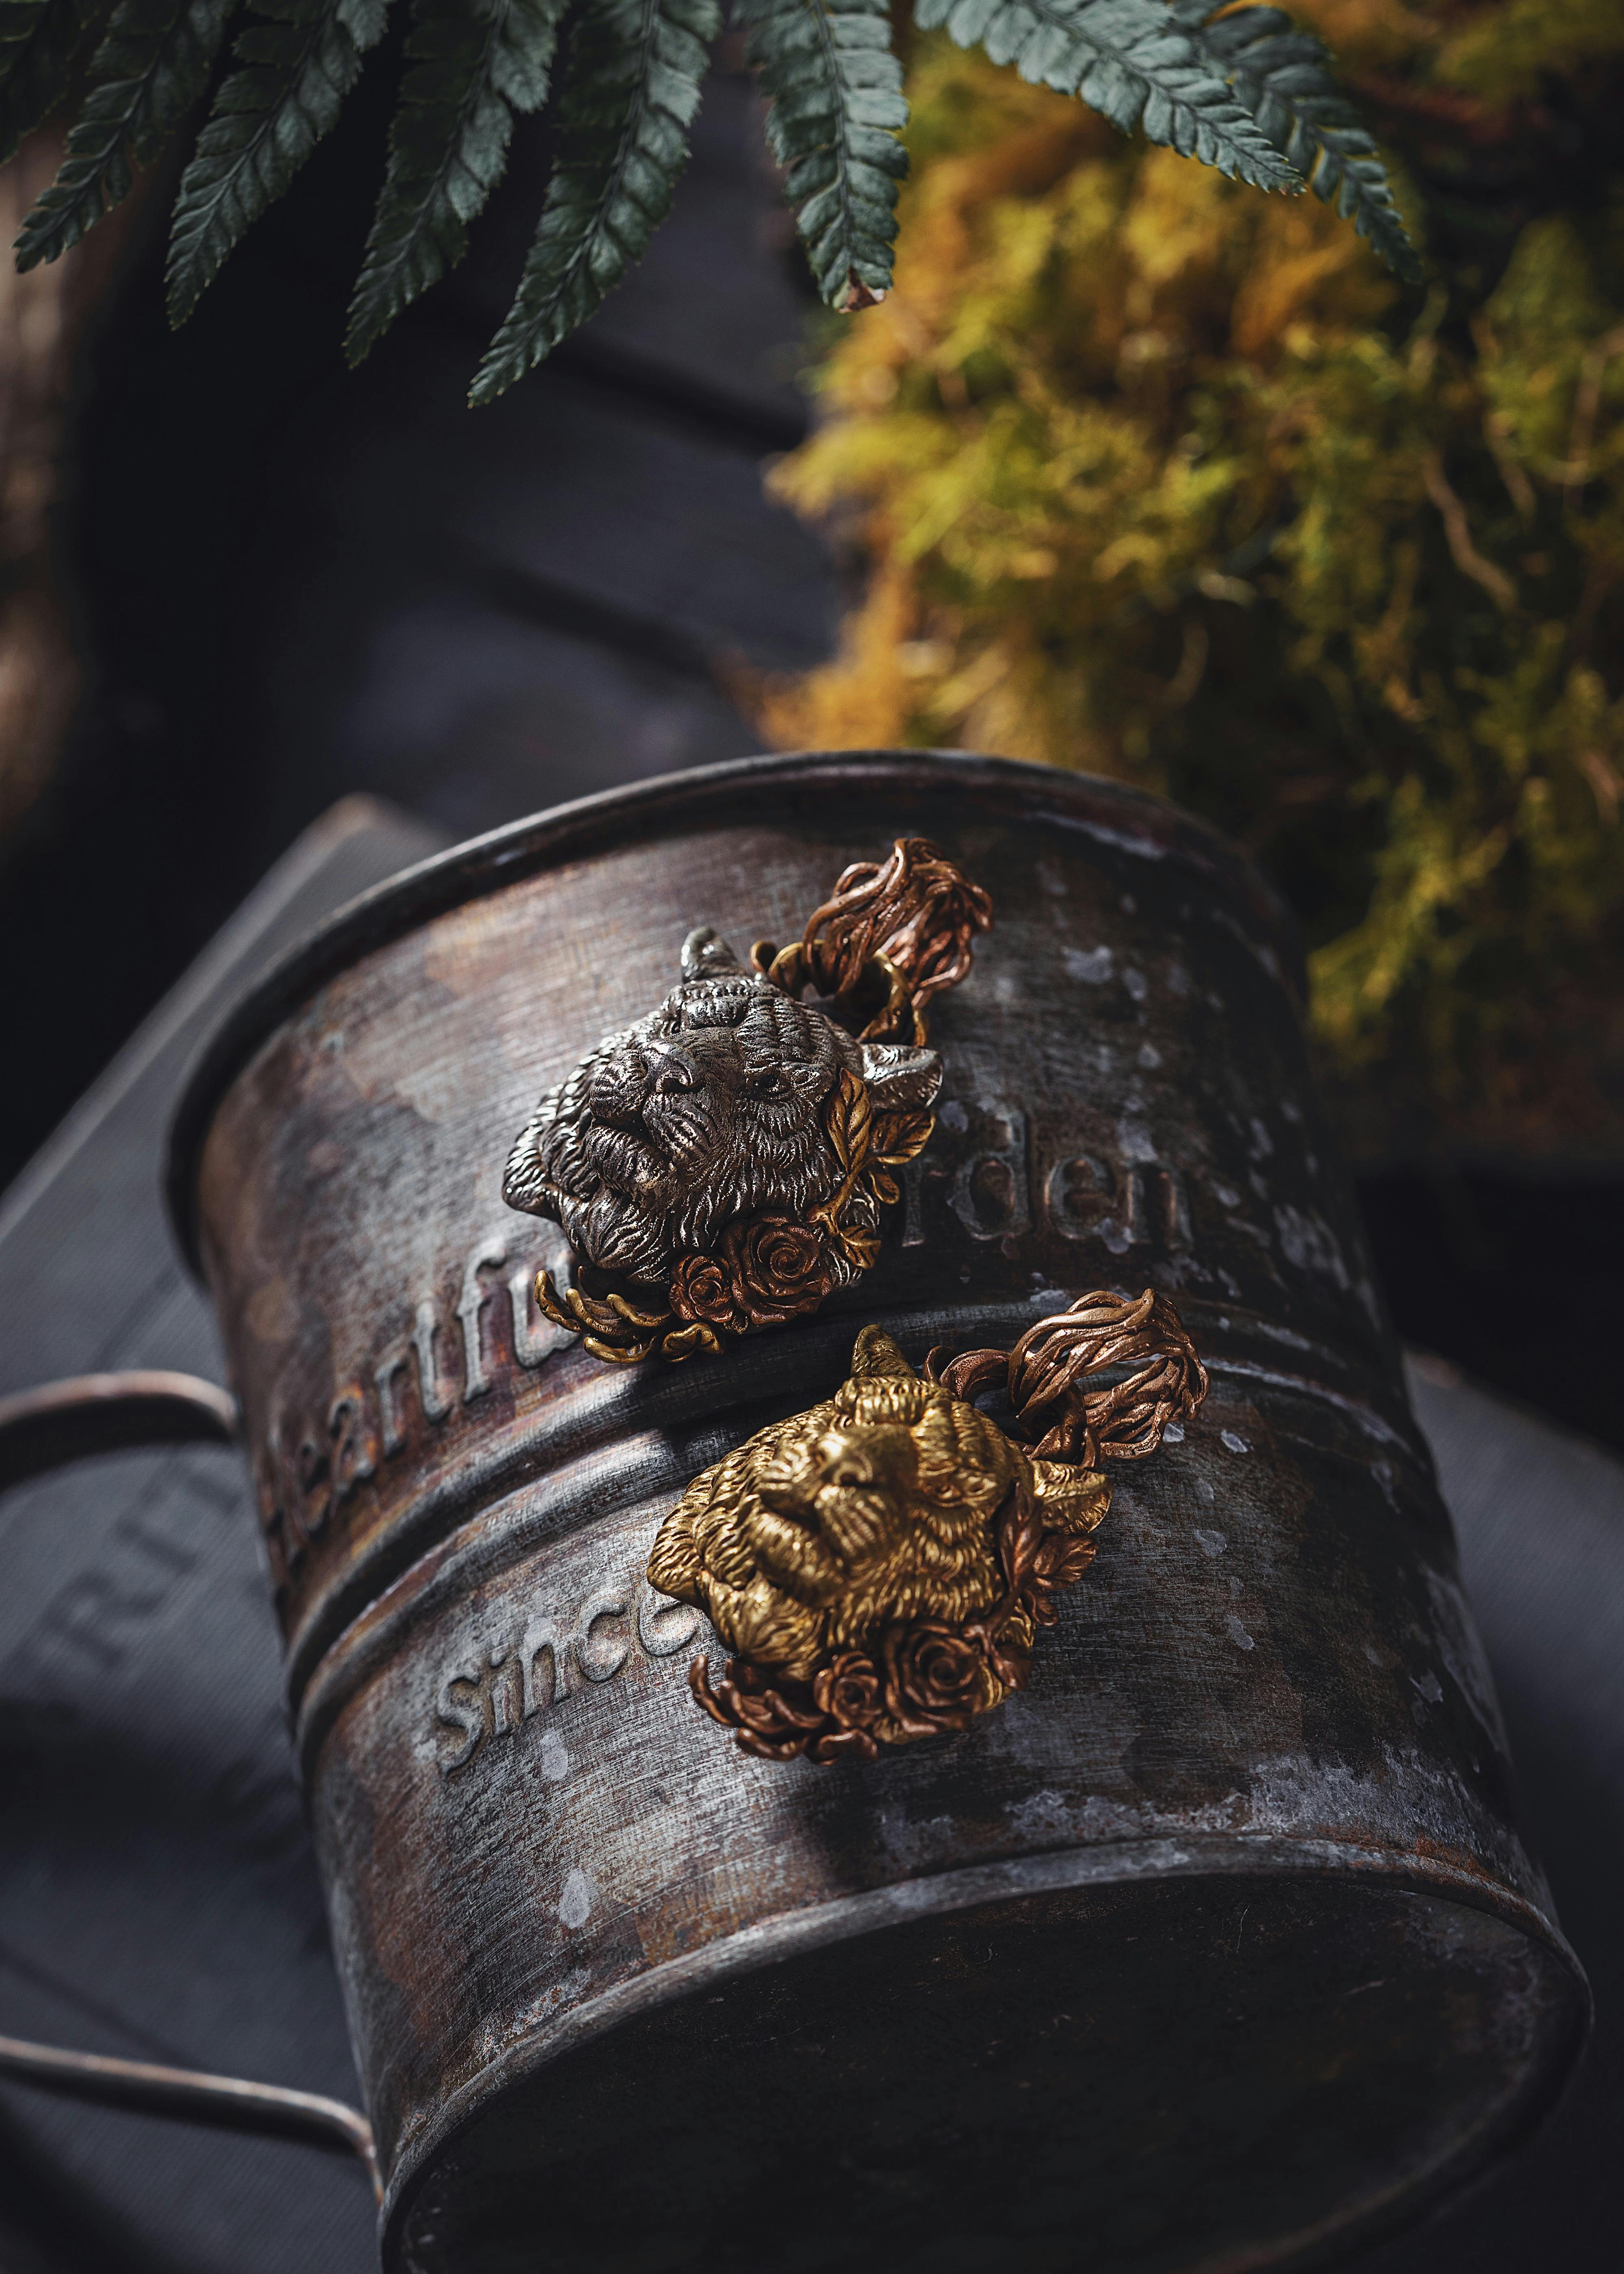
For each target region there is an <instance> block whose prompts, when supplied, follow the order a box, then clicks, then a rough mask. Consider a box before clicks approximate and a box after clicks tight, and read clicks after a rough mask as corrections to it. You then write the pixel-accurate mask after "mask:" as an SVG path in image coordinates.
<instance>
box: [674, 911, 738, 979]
mask: <svg viewBox="0 0 1624 2274" xmlns="http://www.w3.org/2000/svg"><path fill="white" fill-rule="evenodd" d="M739 968H740V966H739V959H738V957H737V956H736V955H735V954H734V953H733V950H732V948H731V947H729V945H727V942H726V940H725V939H724V938H723V937H722V935H721V933H720V932H719V931H718V930H717V928H716V926H715V925H714V924H700V925H698V926H697V927H696V928H695V930H693V931H691V932H689V934H688V937H687V938H686V939H685V940H684V941H683V943H682V976H683V978H684V979H709V978H710V977H711V975H713V974H714V973H716V972H718V971H737V970H738V969H739Z"/></svg>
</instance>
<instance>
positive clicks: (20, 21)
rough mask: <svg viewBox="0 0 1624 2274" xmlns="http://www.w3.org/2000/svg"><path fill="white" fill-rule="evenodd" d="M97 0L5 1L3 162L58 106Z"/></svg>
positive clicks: (0, 5) (1, 23)
mask: <svg viewBox="0 0 1624 2274" xmlns="http://www.w3.org/2000/svg"><path fill="white" fill-rule="evenodd" d="M99 13H100V11H99V10H98V8H97V7H96V5H95V0H0V165H3V164H4V162H5V161H6V159H8V158H9V157H11V155H12V154H13V153H14V152H15V150H16V148H17V146H18V144H19V142H20V141H21V140H22V139H23V136H24V135H25V134H28V133H32V132H33V131H34V128H35V127H36V126H37V125H38V124H39V123H40V121H41V119H42V118H43V117H45V115H46V113H47V112H48V111H50V110H53V109H55V108H56V104H57V102H59V101H60V99H61V97H62V95H63V93H64V90H65V88H66V87H67V84H68V73H69V72H70V70H71V67H72V63H73V58H74V56H75V54H76V53H77V52H78V49H79V41H81V40H82V39H83V38H84V36H85V34H86V32H87V31H88V30H89V28H90V26H91V24H92V22H93V21H94V19H95V17H96V16H97V15H98V14H99Z"/></svg>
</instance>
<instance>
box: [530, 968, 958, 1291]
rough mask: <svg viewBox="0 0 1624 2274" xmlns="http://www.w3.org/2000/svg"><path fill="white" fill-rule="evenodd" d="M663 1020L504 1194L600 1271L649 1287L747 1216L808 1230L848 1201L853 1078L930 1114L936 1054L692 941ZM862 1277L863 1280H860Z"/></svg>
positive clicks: (561, 1100)
mask: <svg viewBox="0 0 1624 2274" xmlns="http://www.w3.org/2000/svg"><path fill="white" fill-rule="evenodd" d="M682 960H683V970H684V974H685V976H684V979H683V981H682V983H681V984H680V986H678V987H676V988H674V989H673V991H672V992H671V994H669V995H668V996H667V997H666V998H665V1002H664V1003H663V1004H662V1005H660V1008H659V1009H658V1011H655V1012H653V1013H650V1016H649V1017H647V1018H644V1019H640V1020H637V1021H636V1023H635V1025H633V1026H630V1027H627V1028H623V1029H622V1030H621V1031H620V1033H618V1034H613V1035H605V1038H604V1040H603V1041H602V1042H601V1043H598V1047H597V1049H596V1050H591V1051H590V1052H589V1053H588V1055H587V1056H586V1057H585V1058H583V1059H582V1061H581V1063H580V1065H577V1066H576V1067H575V1071H574V1073H571V1074H570V1075H569V1077H568V1080H567V1081H564V1082H563V1083H561V1084H560V1087H559V1088H557V1089H553V1090H549V1091H548V1092H547V1093H546V1094H545V1096H543V1098H542V1099H541V1101H540V1103H538V1106H537V1108H536V1111H535V1112H534V1113H533V1114H532V1115H531V1117H530V1120H529V1122H528V1123H527V1124H526V1125H525V1127H524V1130H523V1133H522V1134H521V1136H520V1138H519V1141H518V1142H517V1144H516V1145H515V1147H514V1148H513V1152H512V1155H511V1156H510V1158H509V1160H508V1170H507V1175H506V1177H505V1178H504V1180H503V1185H502V1194H503V1198H504V1199H505V1200H506V1201H508V1205H509V1207H512V1208H516V1209H526V1210H527V1211H529V1213H530V1214H531V1215H533V1216H550V1217H551V1218H552V1219H553V1221H554V1222H555V1223H557V1224H561V1225H562V1226H563V1228H564V1231H565V1233H566V1234H567V1236H568V1239H569V1242H570V1245H571V1246H573V1247H574V1249H575V1253H576V1254H577V1255H578V1256H579V1257H581V1258H583V1260H584V1261H587V1262H589V1263H592V1264H596V1265H597V1266H598V1268H599V1269H603V1270H605V1271H612V1272H616V1273H619V1274H621V1275H623V1276H625V1277H627V1278H628V1279H630V1280H632V1281H633V1282H635V1283H638V1284H644V1285H649V1286H662V1285H664V1284H666V1283H667V1282H669V1280H670V1278H671V1276H672V1271H673V1267H674V1265H675V1263H676V1261H677V1259H678V1257H679V1256H680V1255H684V1254H705V1253H708V1252H710V1251H711V1248H712V1247H713V1246H714V1244H715V1242H716V1239H717V1238H718V1234H719V1233H720V1231H721V1230H722V1228H723V1227H724V1225H725V1224H727V1223H728V1222H729V1221H730V1220H731V1219H732V1218H733V1217H734V1216H741V1215H747V1214H748V1215H754V1214H756V1213H757V1212H761V1211H767V1210H771V1211H774V1212H778V1213H782V1214H784V1215H786V1216H793V1217H794V1218H796V1219H797V1220H803V1219H804V1218H805V1216H806V1213H807V1211H808V1209H811V1208H813V1207H815V1206H816V1204H817V1203H818V1202H819V1201H824V1200H827V1199H828V1198H829V1196H830V1195H831V1193H833V1192H835V1191H836V1190H837V1189H838V1186H839V1184H840V1179H841V1169H840V1163H839V1162H838V1158H837V1157H836V1155H835V1153H834V1150H833V1148H832V1146H831V1141H830V1138H829V1135H828V1133H827V1130H826V1128H825V1114H824V1109H825V1106H826V1103H827V1102H828V1099H829V1096H830V1093H831V1090H832V1089H833V1088H834V1086H835V1084H836V1082H837V1081H838V1078H839V1076H840V1074H841V1073H842V1072H843V1071H846V1072H850V1073H854V1074H857V1075H859V1076H861V1078H862V1080H863V1081H865V1083H866V1084H867V1086H868V1094H869V1100H870V1103H871V1105H872V1106H873V1108H874V1110H875V1111H876V1112H901V1111H912V1110H917V1109H921V1108H924V1107H927V1106H929V1104H930V1103H931V1102H932V1101H933V1100H934V1098H935V1096H936V1091H937V1090H938V1089H939V1088H940V1087H941V1080H942V1070H941V1065H940V1061H939V1060H938V1058H936V1053H935V1051H933V1050H922V1049H912V1048H908V1049H898V1048H896V1047H894V1046H893V1047H887V1046H885V1045H883V1044H876V1043H858V1042H855V1041H853V1038H852V1037H851V1035H848V1034H846V1032H845V1031H844V1029H843V1028H839V1027H838V1026H837V1025H836V1024H835V1023H834V1021H833V1020H831V1019H830V1018H827V1017H825V1016H824V1014H823V1013H822V1012H821V1011H818V1010H816V1009H815V1008H813V1007H812V1006H811V1005H806V1004H801V1003H798V1002H796V1001H795V1000H794V999H793V998H792V997H791V996H789V995H787V994H786V993H785V992H784V990H782V989H781V988H778V987H776V986H773V985H772V984H771V983H769V982H768V981H767V980H765V979H764V978H762V977H760V976H758V975H756V974H755V973H751V972H746V971H742V970H741V969H740V968H739V966H738V964H737V962H736V961H735V960H734V958H733V954H732V952H731V950H729V949H728V947H727V946H726V942H724V941H722V940H720V939H718V937H717V936H716V935H715V934H714V933H713V932H711V931H708V930H707V931H701V932H695V933H693V934H690V936H689V938H688V942H687V944H686V945H685V947H684V950H683V959H682ZM848 1276H850V1275H848Z"/></svg>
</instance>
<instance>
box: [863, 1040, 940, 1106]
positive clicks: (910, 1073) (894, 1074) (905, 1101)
mask: <svg viewBox="0 0 1624 2274" xmlns="http://www.w3.org/2000/svg"><path fill="white" fill-rule="evenodd" d="M862 1060H863V1080H864V1081H866V1082H867V1083H868V1103H870V1104H871V1105H872V1106H873V1108H874V1110H875V1111H876V1113H917V1112H918V1111H920V1109H921V1107H922V1106H926V1105H933V1104H935V1103H936V1092H937V1091H938V1090H939V1089H940V1088H941V1087H942V1061H941V1059H940V1058H938V1057H937V1056H936V1052H935V1051H934V1050H915V1049H914V1045H913V1044H912V1043H864V1044H863V1046H862Z"/></svg>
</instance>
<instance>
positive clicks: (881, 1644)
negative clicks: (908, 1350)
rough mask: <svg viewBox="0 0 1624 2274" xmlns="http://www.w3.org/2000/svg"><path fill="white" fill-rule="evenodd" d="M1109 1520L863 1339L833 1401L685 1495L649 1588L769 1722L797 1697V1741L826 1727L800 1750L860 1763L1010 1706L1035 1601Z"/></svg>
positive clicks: (964, 1406)
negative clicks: (681, 1610) (861, 1742)
mask: <svg viewBox="0 0 1624 2274" xmlns="http://www.w3.org/2000/svg"><path fill="white" fill-rule="evenodd" d="M1109 1503H1110V1490H1109V1486H1108V1485H1107V1483H1106V1480H1105V1479H1104V1477H1103V1476H1102V1475H1101V1473H1100V1472H1098V1471H1097V1470H1094V1469H1081V1468H1073V1467H1069V1466H1066V1465H1064V1464H1061V1463H1058V1462H1054V1461H1049V1460H1041V1459H1034V1458H1033V1457H1031V1456H1029V1455H1028V1454H1027V1453H1026V1451H1024V1450H1023V1449H1022V1448H1021V1447H1020V1446H1019V1445H1017V1444H1015V1443H1014V1442H1012V1441H1011V1439H1010V1438H1008V1437H1007V1436H1005V1434H1004V1432H1003V1431H1002V1430H1001V1429H999V1428H998V1427H996V1424H995V1423H994V1422H992V1421H991V1420H989V1419H988V1418H987V1416H986V1415H985V1414H983V1413H981V1412H978V1411H977V1409H976V1408H975V1407H974V1405H972V1404H969V1403H968V1402H967V1401H966V1400H965V1399H963V1398H959V1397H953V1396H952V1395H951V1393H950V1392H949V1391H948V1390H947V1389H944V1388H943V1387H942V1386H941V1385H940V1384H938V1383H936V1382H929V1381H927V1380H923V1379H921V1377H920V1375H918V1374H916V1373H915V1372H914V1369H913V1367H910V1366H909V1364H908V1362H907V1360H906V1358H905V1357H904V1356H903V1353H902V1352H901V1351H900V1350H899V1349H898V1346H897V1344H895V1343H894V1342H893V1341H892V1340H891V1337H890V1336H889V1335H887V1334H885V1333H884V1332H883V1330H882V1329H880V1328H878V1327H865V1328H864V1329H862V1331H861V1334H860V1335H859V1336H858V1338H857V1344H856V1347H855V1349H854V1351H853V1360H852V1374H851V1378H850V1380H849V1381H847V1382H846V1383H845V1384H844V1385H843V1386H842V1387H841V1389H839V1390H838V1392H837V1393H836V1395H835V1396H834V1397H832V1398H831V1399H828V1400H827V1401H826V1402H825V1403H823V1404H820V1405H815V1406H814V1407H812V1408H811V1410H810V1411H809V1412H805V1413H801V1414H797V1415H796V1416H795V1417H794V1418H793V1419H791V1420H788V1421H782V1422H779V1423H778V1424H776V1425H775V1426H774V1427H771V1428H767V1429H763V1431H761V1432H760V1434H758V1435H756V1436H755V1437H753V1438H751V1439H750V1440H749V1442H748V1443H747V1444H745V1445H743V1446H741V1448H740V1449H739V1450H738V1451H737V1452H735V1453H733V1454H730V1455H729V1456H728V1457H727V1458H726V1460H723V1461H721V1462H718V1464H717V1465H716V1466H715V1467H714V1468H711V1469H707V1470H706V1471H705V1472H704V1473H703V1475H702V1476H700V1477H699V1478H697V1479H696V1480H695V1482H694V1483H693V1484H692V1485H691V1486H690V1487H688V1491H687V1493H685V1494H684V1495H683V1497H682V1499H681V1500H680V1502H679V1503H678V1504H677V1506H676V1508H675V1509H673V1511H672V1513H671V1515H670V1516H669V1517H666V1519H665V1523H664V1525H662V1526H661V1528H660V1532H659V1534H658V1538H657V1540H656V1541H655V1544H654V1549H653V1553H652V1555H651V1556H650V1562H649V1577H650V1580H651V1582H652V1583H653V1585H655V1586H657V1587H658V1588H659V1589H661V1590H662V1592H663V1593H665V1594H668V1595H672V1596H674V1597H675V1598H677V1599H678V1600H680V1601H684V1602H689V1603H693V1604H695V1605H696V1606H697V1607H698V1608H700V1609H702V1610H703V1612H704V1613H705V1615H706V1616H707V1617H708V1618H709V1619H710V1621H711V1624H712V1625H713V1626H714V1627H715V1629H716V1630H717V1633H718V1635H719V1636H720V1638H721V1639H722V1640H723V1642H724V1643H725V1644H726V1645H727V1647H728V1648H729V1650H730V1651H732V1652H733V1653H735V1659H736V1661H738V1662H739V1664H742V1665H743V1666H744V1667H745V1668H747V1669H748V1678H754V1680H755V1682H756V1686H757V1687H758V1688H759V1687H760V1685H761V1683H763V1681H765V1682H768V1683H771V1690H772V1695H773V1697H774V1699H775V1704H774V1707H773V1711H774V1712H775V1713H778V1709H779V1708H783V1709H784V1713H787V1714H791V1715H793V1713H794V1712H795V1710H796V1709H795V1708H794V1706H793V1704H786V1700H791V1701H793V1699H794V1698H796V1697H798V1696H799V1697H800V1698H801V1700H802V1704H803V1706H804V1707H805V1709H806V1713H805V1715H803V1717H802V1718H803V1719H806V1721H807V1727H808V1729H810V1728H812V1724H813V1722H814V1721H816V1718H817V1716H819V1715H822V1716H823V1720H824V1721H825V1722H826V1723H827V1726H826V1727H824V1728H822V1730H821V1734H819V1733H818V1732H817V1731H814V1741H815V1747H816V1743H823V1745H824V1746H825V1747H826V1748H827V1746H828V1745H829V1743H831V1741H833V1742H835V1743H837V1747H838V1743H839V1742H840V1731H841V1729H843V1728H844V1729H846V1730H848V1731H849V1730H853V1729H856V1730H858V1731H859V1733H860V1734H861V1733H863V1732H866V1733H867V1736H868V1751H869V1754H870V1755H871V1753H872V1745H873V1741H874V1740H876V1739H877V1741H878V1742H880V1743H897V1742H899V1741H900V1742H906V1739H907V1738H908V1737H911V1736H925V1735H928V1734H931V1733H932V1732H934V1731H936V1730H939V1729H942V1728H962V1727H963V1726H965V1724H966V1721H967V1720H968V1718H969V1716H970V1714H971V1713H979V1712H982V1711H984V1710H985V1709H986V1708H987V1707H988V1706H992V1705H996V1704H997V1703H998V1701H999V1700H1000V1698H1003V1697H1004V1695H1005V1694H1006V1693H1007V1691H1008V1690H1011V1689H1012V1688H1018V1687H1019V1686H1020V1683H1021V1681H1022V1680H1024V1678H1025V1677H1024V1672H1023V1670H1022V1669H1023V1668H1024V1665H1025V1662H1026V1659H1027V1658H1029V1655H1030V1652H1031V1647H1032V1640H1033V1629H1034V1618H1035V1619H1037V1620H1040V1621H1041V1620H1042V1619H1043V1618H1044V1617H1045V1616H1046V1615H1047V1614H1046V1611H1045V1608H1044V1607H1043V1606H1044V1600H1045V1599H1046V1590H1047V1589H1049V1588H1051V1587H1053V1586H1056V1585H1069V1584H1070V1583H1071V1580H1072V1579H1074V1578H1075V1577H1077V1576H1079V1573H1080V1571H1081V1570H1082V1569H1083V1567H1084V1565H1085V1564H1086V1562H1087V1560H1088V1557H1089V1555H1090V1554H1091V1553H1092V1548H1091V1547H1090V1546H1089V1544H1088V1540H1087V1535H1088V1534H1089V1533H1091V1532H1093V1531H1094V1528H1095V1526H1096V1525H1098V1524H1099V1523H1100V1522H1101V1519H1102V1517H1104V1515H1105V1513H1106V1510H1107V1509H1108V1508H1109ZM1011 1519H1012V1520H1013V1523H1014V1528H1015V1530H1016V1532H1019V1534H1020V1537H1021V1540H1023V1541H1024V1542H1025V1545H1024V1546H1021V1547H1019V1548H1018V1549H1017V1550H1016V1551H1015V1552H1016V1555H1017V1559H1018V1560H1019V1557H1020V1556H1024V1557H1025V1559H1026V1562H1025V1565H1024V1567H1023V1569H1024V1570H1025V1571H1026V1574H1027V1576H1026V1577H1025V1578H1023V1577H1021V1574H1020V1573H1019V1572H1017V1571H1016V1570H1013V1569H1012V1568H1011ZM978 1625H979V1626H981V1627H984V1628H986V1629H987V1634H986V1640H985V1642H984V1643H982V1642H978V1641H976V1640H975V1639H974V1635H975V1632H976V1630H977V1629H978ZM994 1630H996V1631H994ZM739 1664H736V1665H735V1667H734V1668H733V1669H731V1672H732V1673H733V1674H734V1675H736V1674H737V1673H738V1671H739ZM748 1678H747V1690H748ZM729 1686H730V1687H732V1686H733V1685H732V1684H731V1683H730V1685H729ZM696 1694H700V1695H701V1703H702V1704H703V1703H705V1702H706V1698H707V1696H708V1695H709V1692H708V1687H707V1689H706V1690H704V1691H703V1693H696ZM739 1697H740V1693H739V1692H738V1691H737V1690H735V1692H734V1698H733V1704H734V1705H735V1706H736V1705H737V1704H738V1703H739ZM748 1703H749V1700H748V1694H747V1695H746V1696H745V1698H744V1704H745V1706H746V1708H747V1709H748ZM843 1714H844V1716H845V1718H844V1720H843V1719H842V1715H843ZM808 1717H809V1718H808ZM718 1718H724V1716H722V1715H720V1714H718ZM726 1718H729V1719H731V1720H733V1722H734V1726H741V1724H740V1723H739V1721H738V1720H737V1716H736V1714H735V1713H733V1712H731V1711H730V1713H729V1714H728V1716H726ZM779 1718H780V1720H781V1719H782V1718H783V1715H782V1714H780V1716H779ZM742 1726H746V1727H747V1731H748V1710H747V1713H746V1723H745V1724H744V1725H742ZM806 1743H807V1737H806V1736H804V1735H802V1736H801V1737H800V1739H799V1744H800V1746H801V1747H804V1746H805V1745H806ZM754 1749H755V1750H765V1749H764V1748H763V1747H757V1748H754ZM791 1749H792V1750H794V1749H795V1746H794V1743H793V1740H792V1743H791ZM772 1757H773V1758H783V1757H784V1753H783V1751H782V1747H781V1745H780V1749H779V1750H778V1751H775V1752H774V1753H773V1755H772ZM830 1757H831V1756H830V1754H829V1752H828V1751H827V1750H825V1751H823V1752H818V1751H816V1750H814V1758H830Z"/></svg>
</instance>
